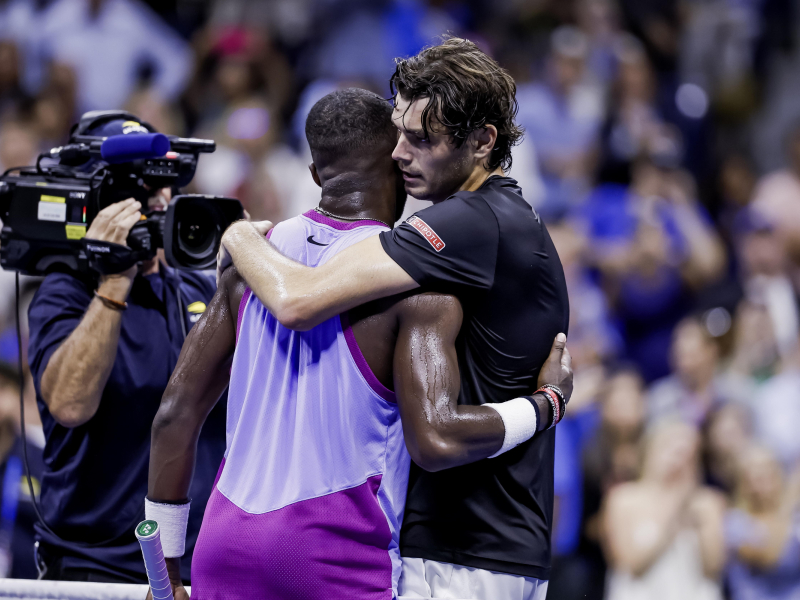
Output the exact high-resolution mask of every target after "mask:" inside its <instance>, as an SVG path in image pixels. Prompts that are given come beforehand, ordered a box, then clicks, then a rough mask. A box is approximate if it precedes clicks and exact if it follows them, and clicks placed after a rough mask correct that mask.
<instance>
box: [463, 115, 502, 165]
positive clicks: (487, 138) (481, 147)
mask: <svg viewBox="0 0 800 600" xmlns="http://www.w3.org/2000/svg"><path fill="white" fill-rule="evenodd" d="M496 141H497V127H495V126H494V125H491V124H490V125H486V126H485V127H481V128H480V129H476V130H475V131H473V132H472V133H470V134H469V143H470V144H471V145H472V147H473V149H474V151H475V159H476V160H477V162H479V163H485V162H486V161H487V160H488V159H489V155H490V154H491V153H492V149H494V144H495V142H496Z"/></svg>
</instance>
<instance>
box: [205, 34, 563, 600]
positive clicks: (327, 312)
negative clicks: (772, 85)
mask: <svg viewBox="0 0 800 600" xmlns="http://www.w3.org/2000/svg"><path fill="white" fill-rule="evenodd" d="M391 84H392V88H393V91H394V92H395V109H394V114H393V120H394V122H395V125H396V126H397V129H398V142H397V146H396V148H395V150H394V153H393V157H394V159H395V160H396V161H397V163H398V165H399V167H400V169H401V170H402V172H403V176H404V180H405V188H406V191H407V192H408V193H409V194H410V195H411V196H414V197H416V198H418V199H422V200H430V201H432V202H433V205H432V206H431V207H429V208H426V209H424V210H422V211H419V212H418V213H416V214H415V215H414V216H412V217H410V218H409V219H408V220H407V221H406V222H405V223H403V224H401V225H400V226H398V227H397V228H395V229H394V230H393V231H391V232H386V233H383V234H380V235H379V236H375V237H373V238H369V239H367V240H364V241H363V242H360V243H359V244H356V245H354V246H352V247H351V248H349V249H347V250H345V251H343V252H341V253H339V254H338V255H337V256H336V257H335V258H333V259H331V260H330V261H329V262H327V263H326V264H325V265H323V266H320V267H317V268H309V267H305V266H304V265H300V264H298V263H295V262H294V261H291V260H289V259H287V258H285V257H283V256H282V255H281V254H280V253H279V252H277V250H276V249H275V248H274V247H273V246H272V245H271V244H270V243H269V242H268V241H267V240H265V239H264V234H265V233H266V231H267V230H268V229H269V227H271V224H269V223H266V224H265V223H261V224H251V223H247V222H241V223H238V224H234V225H233V226H232V227H231V228H229V230H228V231H227V232H226V234H225V236H224V238H223V245H222V248H221V251H220V256H219V264H218V270H219V271H220V272H221V270H223V269H224V268H225V267H226V266H227V265H228V264H230V263H231V261H232V262H233V263H235V264H236V266H237V267H238V270H239V273H240V274H241V275H242V276H243V277H244V279H245V280H246V281H247V283H248V285H249V286H250V288H251V289H252V290H253V292H254V293H255V294H256V296H257V297H258V298H259V299H260V300H261V301H262V303H263V304H264V305H265V306H267V307H268V308H269V309H270V311H271V312H272V313H273V314H274V315H275V317H276V318H277V319H278V320H279V321H280V322H281V323H283V324H284V325H285V326H287V327H289V328H291V329H301V330H306V329H309V328H311V327H313V326H314V325H316V324H318V323H321V322H322V321H324V320H326V319H328V318H330V317H332V316H334V315H337V314H339V313H341V312H343V311H346V310H349V309H351V308H353V307H355V306H358V305H360V304H363V303H365V302H367V301H370V300H374V299H377V298H381V297H385V296H389V295H392V294H396V293H400V292H405V291H408V290H413V289H416V288H420V287H421V288H423V289H426V290H431V291H439V292H443V293H449V294H453V295H455V296H456V297H457V298H458V299H459V301H460V302H461V304H462V307H463V310H464V322H463V326H462V329H461V333H460V335H459V338H458V340H457V351H458V358H459V368H460V376H461V393H460V396H459V403H460V404H470V405H481V404H486V405H488V406H491V407H492V408H494V409H495V410H496V411H497V412H498V413H499V415H500V417H501V418H502V421H503V425H504V428H505V438H504V440H503V442H502V446H501V445H500V441H499V440H498V449H497V451H496V452H494V453H493V454H491V455H489V454H487V457H491V460H479V461H478V462H476V463H474V464H469V465H464V466H461V467H457V468H454V469H450V470H446V471H441V472H436V473H428V472H425V471H422V470H420V469H414V470H413V471H412V474H411V480H410V484H409V491H408V500H407V504H406V514H405V520H404V524H403V530H402V534H401V552H402V555H403V557H404V565H403V577H402V579H401V581H400V597H401V598H403V597H408V598H419V597H423V598H438V597H445V596H446V597H459V598H485V599H486V600H489V599H492V600H495V599H499V598H503V599H511V598H513V599H515V600H516V599H526V600H527V599H533V598H535V599H537V600H538V599H542V600H543V599H544V597H545V594H546V590H547V583H546V582H547V579H548V578H549V572H550V533H551V526H552V513H553V459H554V443H555V435H554V432H553V431H550V430H547V431H541V432H539V433H536V434H535V435H534V433H535V431H536V422H537V419H539V418H540V417H537V416H534V415H532V413H533V411H532V410H531V408H529V407H531V406H534V405H535V403H533V402H524V403H521V402H518V401H517V400H518V399H516V400H509V399H513V398H515V396H525V395H528V394H531V393H533V392H534V390H535V389H536V381H537V376H538V373H539V370H540V368H541V366H542V364H543V363H544V362H545V359H546V358H547V356H548V354H549V352H550V349H551V344H552V341H553V339H554V338H555V337H556V336H557V335H558V334H565V333H566V331H567V324H568V320H569V304H568V300H567V290H566V284H565V281H564V274H563V270H562V267H561V263H560V261H559V258H558V255H557V253H556V250H555V248H554V247H553V243H552V241H551V240H550V236H549V235H548V233H547V230H546V228H545V226H544V224H543V223H542V222H541V220H540V219H539V217H538V215H537V214H536V213H535V212H534V211H533V210H532V209H531V207H530V206H529V205H528V204H527V203H526V202H525V200H524V198H523V196H522V192H521V190H520V189H519V187H518V186H517V184H516V182H515V181H514V180H513V179H511V178H509V177H506V176H505V174H504V169H508V168H509V167H510V163H511V148H512V146H513V145H514V144H515V143H516V142H517V141H518V140H519V138H520V137H521V134H522V132H521V130H520V129H519V128H518V127H517V126H516V125H515V123H514V117H515V114H516V100H515V85H514V82H513V80H512V79H511V77H510V76H509V75H508V74H507V73H506V72H505V71H503V70H502V69H501V68H500V67H499V66H498V65H497V63H496V62H494V61H493V60H492V59H491V58H489V57H488V56H487V55H486V54H484V53H483V52H481V51H480V50H479V49H478V48H477V47H476V46H475V45H474V44H472V43H471V42H469V41H467V40H462V39H458V38H449V39H446V40H445V41H444V42H443V43H442V44H441V45H439V46H434V47H431V48H427V49H425V50H423V51H422V52H421V53H420V54H419V55H417V56H415V57H412V58H410V59H407V60H401V61H398V65H397V69H396V71H395V74H394V75H393V77H392V80H391ZM332 216H335V217H336V218H347V219H348V220H358V219H359V218H364V217H365V215H361V214H359V213H358V211H357V210H356V211H353V210H352V208H350V209H349V210H348V212H347V214H338V213H335V214H332ZM559 340H560V341H559V342H557V346H558V345H559V343H560V344H561V345H562V347H563V344H564V343H565V341H566V340H565V338H564V337H563V336H559ZM565 352H566V350H565ZM537 393H539V394H545V395H549V397H550V398H552V399H553V402H552V406H553V411H554V413H559V412H560V413H561V414H554V415H553V416H554V417H556V418H554V419H552V420H553V421H555V422H557V420H558V417H560V416H563V403H562V404H559V398H558V397H557V396H558V394H557V393H554V391H553V390H549V391H548V390H539V391H537ZM531 421H533V425H532V426H531ZM522 440H525V441H524V443H520V441H522ZM528 440H529V441H528Z"/></svg>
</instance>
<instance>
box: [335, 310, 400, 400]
mask: <svg viewBox="0 0 800 600" xmlns="http://www.w3.org/2000/svg"><path fill="white" fill-rule="evenodd" d="M339 321H340V323H341V326H342V333H343V334H344V339H345V341H346V342H347V348H348V350H350V356H352V357H353V360H354V361H355V363H356V367H358V370H359V372H360V373H361V376H362V377H363V378H364V380H365V381H366V382H367V385H369V387H370V388H371V389H372V391H373V392H375V393H376V394H378V396H380V397H381V398H383V399H384V400H386V401H387V402H391V403H392V404H396V403H397V396H396V395H395V393H394V392H393V391H392V390H390V389H389V388H387V387H386V386H385V385H383V384H382V383H381V382H380V381H378V378H377V377H375V374H374V373H373V372H372V369H371V368H370V366H369V363H368V362H367V359H366V358H364V354H363V353H362V352H361V348H360V347H359V346H358V341H356V335H355V333H353V328H352V327H350V318H349V317H348V316H347V313H346V312H343V313H342V314H341V315H339Z"/></svg>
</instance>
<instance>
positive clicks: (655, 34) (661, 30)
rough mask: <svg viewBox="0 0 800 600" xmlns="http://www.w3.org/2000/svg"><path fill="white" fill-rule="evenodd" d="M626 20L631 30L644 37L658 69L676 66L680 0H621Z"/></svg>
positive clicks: (662, 69) (668, 71)
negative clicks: (644, 0)
mask: <svg viewBox="0 0 800 600" xmlns="http://www.w3.org/2000/svg"><path fill="white" fill-rule="evenodd" d="M620 7H621V8H622V14H623V17H624V19H625V24H626V25H627V28H628V29H629V31H630V32H631V33H633V34H634V35H635V36H637V37H639V38H641V39H642V40H644V43H645V47H646V48H647V52H648V53H649V54H650V57H651V58H652V60H653V62H654V64H655V66H656V69H658V71H659V72H662V73H665V74H669V73H671V72H673V71H674V70H675V66H676V62H677V58H678V51H679V43H680V25H681V15H680V9H681V3H680V2H679V1H678V0H649V1H648V2H640V1H639V0H620Z"/></svg>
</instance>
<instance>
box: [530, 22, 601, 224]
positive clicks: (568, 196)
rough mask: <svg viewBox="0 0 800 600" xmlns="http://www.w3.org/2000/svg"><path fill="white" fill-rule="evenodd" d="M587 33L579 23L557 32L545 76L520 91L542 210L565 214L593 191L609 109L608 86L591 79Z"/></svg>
mask: <svg viewBox="0 0 800 600" xmlns="http://www.w3.org/2000/svg"><path fill="white" fill-rule="evenodd" d="M588 52H589V46H588V40H587V39H586V36H585V35H584V34H583V33H582V32H581V31H580V30H579V29H577V28H575V27H561V28H559V29H557V30H556V31H554V32H553V34H552V37H551V43H550V54H549V56H548V58H547V65H546V74H545V80H544V81H543V82H541V83H532V84H524V85H521V86H520V87H519V89H518V91H517V100H518V101H519V107H520V109H519V117H518V120H519V123H520V125H522V126H523V127H524V128H525V132H526V136H527V137H528V138H529V140H530V141H531V142H533V144H534V145H535V147H536V153H537V155H538V160H539V171H540V172H541V175H542V178H543V181H544V185H545V195H544V200H543V203H542V205H541V206H540V207H539V210H540V211H541V212H542V214H543V215H544V216H545V217H546V218H549V217H555V216H560V215H561V214H563V213H564V211H566V210H567V209H569V208H570V207H571V206H573V205H574V204H575V203H577V202H578V201H579V200H581V199H582V198H583V196H584V195H585V194H586V193H587V191H588V187H587V186H588V183H589V175H590V173H591V171H592V168H593V164H594V160H595V150H596V146H595V145H596V142H597V132H598V129H599V127H600V123H601V120H602V113H603V99H602V90H601V89H600V88H598V87H597V86H596V85H592V84H591V83H588V82H587V80H586V60H587V55H588Z"/></svg>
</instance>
